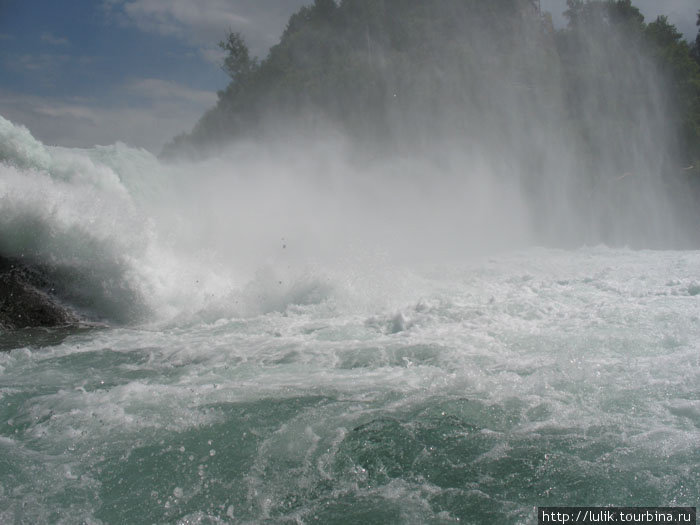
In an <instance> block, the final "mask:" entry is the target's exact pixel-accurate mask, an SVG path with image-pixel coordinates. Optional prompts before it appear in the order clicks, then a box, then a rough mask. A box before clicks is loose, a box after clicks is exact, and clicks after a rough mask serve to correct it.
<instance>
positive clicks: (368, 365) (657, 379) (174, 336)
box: [0, 249, 700, 524]
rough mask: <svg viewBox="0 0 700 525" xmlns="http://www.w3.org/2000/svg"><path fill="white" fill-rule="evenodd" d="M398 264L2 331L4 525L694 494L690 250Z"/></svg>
mask: <svg viewBox="0 0 700 525" xmlns="http://www.w3.org/2000/svg"><path fill="white" fill-rule="evenodd" d="M400 275H401V278H400V279H397V280H396V282H393V283H391V284H390V285H389V284H386V283H384V284H383V285H382V286H383V287H384V288H382V290H383V291H382V293H381V294H375V292H373V291H372V290H374V286H375V285H377V283H378V281H377V282H371V280H370V285H367V286H365V287H362V286H359V285H358V286H356V287H354V288H353V289H352V293H349V292H347V289H346V290H345V292H343V293H342V294H341V293H340V292H339V290H340V289H341V288H340V286H339V285H338V284H337V282H340V281H337V282H336V284H333V280H332V279H331V280H330V281H329V280H328V279H327V278H326V277H324V282H326V283H328V282H330V283H331V284H329V285H328V287H327V290H326V292H325V295H323V294H320V295H319V296H318V297H316V299H315V300H314V301H304V304H299V303H298V302H294V301H288V302H287V303H286V304H284V301H281V300H280V301H281V303H280V304H279V305H277V306H278V307H276V308H275V309H274V310H272V311H268V312H267V313H260V314H258V315H251V316H247V317H230V318H222V319H219V320H217V321H215V322H202V321H190V322H189V323H185V324H179V325H175V324H170V325H168V326H160V327H154V326H149V327H141V328H133V329H125V328H120V329H116V328H112V329H109V328H108V329H104V328H101V329H97V328H96V329H91V330H86V331H80V332H69V333H54V334H52V333H50V332H49V333H46V332H41V333H39V332H30V333H19V334H15V335H10V334H2V336H0V337H1V338H2V344H3V345H4V347H5V348H7V347H11V346H16V347H17V348H14V349H12V350H11V351H8V352H4V353H2V354H0V523H32V524H34V523H37V524H41V523H103V524H120V523H131V524H139V523H144V524H147V523H183V524H184V523H201V524H204V523H514V524H515V523H532V522H533V521H535V520H536V518H535V516H536V513H535V508H536V506H538V505H549V506H555V505H627V506H638V505H639V506H651V505H691V506H695V505H697V504H698V500H699V495H700V343H699V341H700V319H699V316H700V303H699V302H698V301H699V300H700V299H699V296H698V295H697V294H696V293H694V290H695V288H694V287H696V286H697V284H698V283H699V282H700V253H698V252H633V251H624V250H623V251H615V250H608V249H586V250H577V251H572V252H565V251H553V250H532V251H529V252H524V253H518V254H511V255H503V256H500V257H497V258H493V259H483V260H478V261H471V262H468V263H464V264H454V265H449V266H440V267H436V266H432V267H421V268H413V269H410V270H409V269H403V270H402V271H401V274H400ZM386 290H390V291H391V293H390V294H389V295H388V297H389V298H390V300H389V301H387V300H386V294H385V293H384V292H385V291H386ZM353 294H354V295H353ZM379 295H381V296H382V300H380V299H379V298H378V296H379Z"/></svg>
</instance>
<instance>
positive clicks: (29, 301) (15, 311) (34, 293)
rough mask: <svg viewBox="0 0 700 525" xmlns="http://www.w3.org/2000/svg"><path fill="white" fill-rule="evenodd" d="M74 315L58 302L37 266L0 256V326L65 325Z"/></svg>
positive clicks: (75, 319)
mask: <svg viewBox="0 0 700 525" xmlns="http://www.w3.org/2000/svg"><path fill="white" fill-rule="evenodd" d="M77 322H78V317H77V316H76V315H75V314H74V313H73V312H72V311H70V309H68V308H66V307H65V306H64V305H62V304H60V302H59V301H58V300H57V298H56V297H55V296H54V295H53V293H52V289H51V284H50V283H49V282H48V280H47V279H46V277H45V275H44V274H43V273H42V272H41V270H39V269H38V268H35V267H32V266H30V265H25V264H23V263H22V262H21V261H17V260H13V259H7V258H4V257H1V256H0V329H4V330H13V329H17V328H30V327H55V326H65V325H68V324H73V323H77Z"/></svg>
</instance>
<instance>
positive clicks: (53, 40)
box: [41, 33, 68, 46]
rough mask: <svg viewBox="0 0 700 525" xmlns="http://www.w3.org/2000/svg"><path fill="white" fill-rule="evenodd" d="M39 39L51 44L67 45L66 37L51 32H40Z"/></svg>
mask: <svg viewBox="0 0 700 525" xmlns="http://www.w3.org/2000/svg"><path fill="white" fill-rule="evenodd" d="M41 39H42V40H43V41H44V42H48V43H49V44H51V45H52V46H67V45H68V39H67V38H63V37H57V36H54V35H52V34H51V33H42V35H41Z"/></svg>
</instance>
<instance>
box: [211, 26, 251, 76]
mask: <svg viewBox="0 0 700 525" xmlns="http://www.w3.org/2000/svg"><path fill="white" fill-rule="evenodd" d="M219 47H220V48H221V49H222V50H223V51H225V52H226V57H225V58H224V63H223V65H222V67H221V68H222V69H223V70H224V72H226V74H228V76H230V77H231V79H232V80H233V81H234V82H237V81H239V80H241V78H242V77H245V76H247V75H248V74H249V73H250V72H251V71H252V70H254V69H255V66H256V65H257V62H256V60H255V59H251V58H250V52H249V51H248V46H246V44H245V41H244V40H243V37H242V36H241V34H240V33H234V32H230V33H229V35H228V37H227V38H226V40H222V41H221V42H219Z"/></svg>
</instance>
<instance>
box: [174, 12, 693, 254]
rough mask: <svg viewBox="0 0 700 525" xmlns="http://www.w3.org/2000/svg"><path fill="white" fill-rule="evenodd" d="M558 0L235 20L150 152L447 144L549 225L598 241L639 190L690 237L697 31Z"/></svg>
mask: <svg viewBox="0 0 700 525" xmlns="http://www.w3.org/2000/svg"><path fill="white" fill-rule="evenodd" d="M564 15H565V17H566V20H567V25H566V27H564V28H561V29H559V30H557V29H556V28H555V27H554V25H553V23H552V17H551V15H550V14H549V13H547V12H542V11H541V10H540V8H539V2H537V1H535V0H490V1H489V2H484V1H482V0H341V1H339V2H335V1H333V0H315V2H314V3H313V5H309V6H307V7H303V8H301V9H300V10H299V11H298V12H296V13H295V14H293V15H292V16H291V17H290V19H289V21H288V23H287V26H286V28H285V30H284V32H283V34H282V36H281V39H280V41H279V43H278V44H277V45H275V46H273V47H272V48H271V49H270V51H269V54H268V55H267V57H266V58H264V59H263V60H260V61H258V60H257V59H254V58H251V56H250V54H249V52H248V49H247V47H246V45H245V42H244V41H243V39H242V37H241V35H239V34H237V33H231V34H229V35H228V36H227V38H225V39H224V41H222V42H221V44H220V46H221V48H222V49H223V50H224V52H225V53H226V57H225V60H224V63H223V69H224V71H226V72H227V73H228V75H229V76H230V83H229V84H228V86H227V87H226V88H225V89H224V90H222V91H220V92H219V93H218V102H217V104H216V105H215V107H213V108H212V109H211V110H209V111H208V112H207V113H206V114H205V115H204V116H203V117H202V118H201V120H200V121H199V122H198V124H197V125H196V126H195V128H194V129H193V130H192V132H191V133H189V134H185V135H181V136H179V137H176V138H175V139H174V140H173V142H172V143H171V144H169V145H168V146H167V147H166V149H165V151H164V154H165V156H168V155H190V154H194V155H200V156H201V155H205V154H206V153H207V152H208V151H211V150H216V149H220V148H222V147H224V146H225V145H226V144H228V143H230V142H231V141H232V140H234V139H240V138H250V137H264V136H266V135H269V134H270V133H276V134H277V136H280V135H281V134H282V135H283V134H284V133H285V131H284V130H288V131H289V135H291V136H294V135H299V134H300V133H305V134H307V135H308V136H313V135H314V133H316V135H317V136H323V133H324V130H327V129H333V130H339V131H340V132H341V134H342V135H343V136H344V137H346V138H347V139H348V141H349V143H350V144H352V147H353V148H354V151H355V152H356V154H357V155H356V156H357V158H362V157H363V156H365V157H367V158H376V157H377V156H378V155H381V156H383V157H387V156H391V155H393V156H395V157H400V156H404V157H405V156H413V157H415V156H420V158H421V159H426V158H427V159H430V158H433V159H435V162H437V163H440V162H443V160H440V159H445V158H449V157H450V156H452V157H454V156H455V155H458V156H460V159H461V160H460V163H461V164H460V165H461V166H462V168H460V169H462V170H463V172H464V174H463V176H464V177H470V176H475V175H474V174H473V172H474V169H473V166H475V165H479V163H481V164H480V165H482V166H487V168H484V169H485V170H486V171H487V172H488V173H489V177H491V178H493V179H494V180H506V179H508V180H512V181H514V183H515V184H517V185H518V187H519V188H520V189H519V190H518V191H520V192H521V193H522V194H524V195H526V196H527V200H528V203H529V204H528V206H529V207H530V208H531V209H532V210H534V211H533V215H534V218H533V220H534V221H535V223H538V225H537V228H538V229H539V230H547V229H562V228H563V227H561V225H557V226H556V227H555V226H552V225H551V223H552V217H554V216H557V213H556V212H555V211H553V208H560V209H566V210H569V211H570V212H571V213H569V212H567V214H565V215H567V216H569V215H570V216H575V217H579V219H577V221H578V222H579V223H587V224H588V223H590V224H588V225H587V226H586V228H588V229H590V230H595V231H597V232H603V233H602V234H600V235H597V236H594V237H593V238H595V239H597V238H599V237H602V238H603V240H604V241H606V240H610V238H611V237H614V236H615V233H614V230H615V229H617V228H619V229H620V231H623V230H629V229H634V230H642V229H645V228H646V229H649V228H654V227H655V224H657V223H661V222H663V221H662V220H661V218H660V217H658V218H657V219H658V220H656V219H653V218H651V216H650V214H649V212H648V209H649V208H650V207H649V206H647V205H645V204H644V199H646V198H649V197H648V196H649V195H652V194H662V193H663V194H664V195H666V194H672V195H674V197H673V198H672V199H671V200H670V201H669V202H672V204H669V208H671V209H673V210H672V211H669V210H666V211H662V208H663V206H660V205H657V204H658V203H656V204H655V205H654V206H653V208H654V209H656V210H657V211H659V213H663V214H667V215H668V214H669V213H672V214H681V215H683V216H684V218H683V221H682V222H683V223H684V224H686V225H687V229H688V231H691V232H694V233H692V235H691V236H694V237H697V235H698V234H697V233H696V232H697V230H698V228H696V224H697V219H698V218H699V217H698V210H699V209H700V206H698V205H697V201H698V199H699V198H700V189H699V188H700V34H699V36H698V39H696V40H695V41H694V42H688V41H686V40H684V38H683V36H682V35H681V33H680V32H679V31H678V30H677V29H676V28H675V27H674V26H673V25H672V24H670V23H669V21H668V19H667V18H666V17H664V16H660V17H658V18H657V19H656V20H653V21H651V22H646V21H645V19H644V16H643V15H642V14H641V12H640V11H639V9H638V8H637V7H635V6H634V5H633V3H632V2H631V0H589V1H584V0H567V9H566V11H565V13H564ZM698 23H699V24H700V12H699V13H698ZM443 164H444V162H443ZM470 170H471V172H470ZM482 171H484V170H482ZM437 172H439V170H437V171H436V173H437ZM435 176H437V175H435ZM630 180H634V181H637V182H635V183H630V182H628V181H630ZM621 181H622V182H621ZM642 181H643V182H642ZM641 188H643V189H641ZM620 209H625V210H632V212H630V213H625V214H624V217H625V219H624V220H626V221H628V224H623V222H624V221H622V220H619V219H613V218H612V217H615V216H616V215H617V214H618V211H619V210H620ZM543 210H549V211H543ZM616 210H618V211H616ZM560 215H561V214H560ZM645 225H646V226H645ZM610 232H612V233H610ZM557 235H560V236H561V235H564V236H566V234H562V233H561V232H559V233H558V234H557ZM665 236H666V234H662V233H660V232H659V237H660V238H665ZM620 238H623V235H622V234H620Z"/></svg>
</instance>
